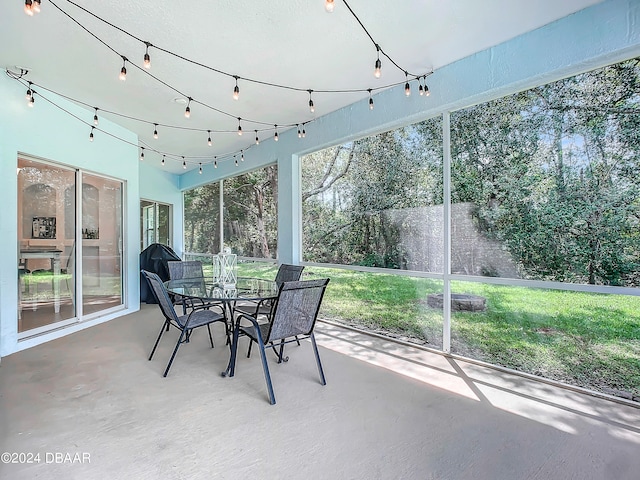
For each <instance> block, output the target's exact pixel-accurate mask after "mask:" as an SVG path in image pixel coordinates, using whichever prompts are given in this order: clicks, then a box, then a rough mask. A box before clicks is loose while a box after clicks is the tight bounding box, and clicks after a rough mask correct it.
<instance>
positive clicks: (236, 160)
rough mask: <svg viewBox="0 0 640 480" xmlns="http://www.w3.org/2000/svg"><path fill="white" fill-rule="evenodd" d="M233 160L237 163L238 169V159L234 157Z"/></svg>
mask: <svg viewBox="0 0 640 480" xmlns="http://www.w3.org/2000/svg"><path fill="white" fill-rule="evenodd" d="M233 159H234V160H235V162H236V167H237V166H238V159H237V158H236V157H233Z"/></svg>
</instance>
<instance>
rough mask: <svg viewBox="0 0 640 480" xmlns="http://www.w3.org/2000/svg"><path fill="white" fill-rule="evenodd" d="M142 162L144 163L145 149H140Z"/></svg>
mask: <svg viewBox="0 0 640 480" xmlns="http://www.w3.org/2000/svg"><path fill="white" fill-rule="evenodd" d="M140 161H141V162H143V161H144V147H140Z"/></svg>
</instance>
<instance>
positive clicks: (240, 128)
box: [238, 117, 242, 135]
mask: <svg viewBox="0 0 640 480" xmlns="http://www.w3.org/2000/svg"><path fill="white" fill-rule="evenodd" d="M240 120H242V119H241V118H240V117H238V135H242V126H241V125H240Z"/></svg>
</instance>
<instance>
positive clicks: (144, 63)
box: [142, 42, 151, 70]
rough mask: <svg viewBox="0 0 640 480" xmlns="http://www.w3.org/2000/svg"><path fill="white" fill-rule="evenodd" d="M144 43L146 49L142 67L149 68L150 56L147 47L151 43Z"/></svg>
mask: <svg viewBox="0 0 640 480" xmlns="http://www.w3.org/2000/svg"><path fill="white" fill-rule="evenodd" d="M145 45H146V46H147V49H146V50H145V52H144V61H143V62H142V65H143V66H144V68H146V69H147V70H149V69H150V68H151V57H150V56H149V47H150V46H151V44H150V43H149V42H145Z"/></svg>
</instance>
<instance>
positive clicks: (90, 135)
mask: <svg viewBox="0 0 640 480" xmlns="http://www.w3.org/2000/svg"><path fill="white" fill-rule="evenodd" d="M89 141H90V142H93V127H91V133H90V134H89Z"/></svg>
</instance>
